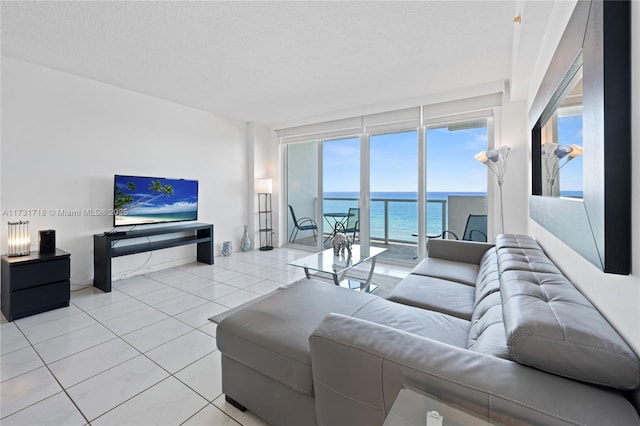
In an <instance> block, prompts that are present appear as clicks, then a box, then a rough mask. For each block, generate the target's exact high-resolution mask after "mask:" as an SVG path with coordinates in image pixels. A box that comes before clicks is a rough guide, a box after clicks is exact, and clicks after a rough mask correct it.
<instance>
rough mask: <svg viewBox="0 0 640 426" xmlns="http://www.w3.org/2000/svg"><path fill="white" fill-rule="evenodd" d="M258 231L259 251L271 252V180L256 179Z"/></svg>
mask: <svg viewBox="0 0 640 426" xmlns="http://www.w3.org/2000/svg"><path fill="white" fill-rule="evenodd" d="M256 192H257V193H258V230H259V232H260V250H262V251H267V250H273V221H272V214H271V213H272V211H271V193H272V192H273V184H272V180H271V179H258V182H257V185H256Z"/></svg>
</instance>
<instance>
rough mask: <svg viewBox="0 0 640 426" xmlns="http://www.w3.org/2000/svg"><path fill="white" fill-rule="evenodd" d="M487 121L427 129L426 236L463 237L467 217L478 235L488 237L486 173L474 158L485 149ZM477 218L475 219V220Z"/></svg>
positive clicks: (466, 122)
mask: <svg viewBox="0 0 640 426" xmlns="http://www.w3.org/2000/svg"><path fill="white" fill-rule="evenodd" d="M487 142H488V133H487V120H486V119H481V120H472V121H461V122H453V123H447V124H441V125H437V126H433V127H428V128H427V131H426V136H425V143H426V150H425V152H426V157H427V158H426V165H427V166H426V172H427V185H426V195H427V197H426V198H427V209H426V212H427V213H426V217H425V221H426V232H427V236H433V235H440V234H442V233H443V232H444V231H448V232H446V233H445V235H444V237H445V238H456V237H457V238H460V239H462V238H463V236H464V231H465V227H466V224H467V220H468V218H469V215H474V217H473V220H474V221H478V222H479V223H480V224H479V225H473V226H474V227H477V228H479V229H478V231H479V232H477V233H474V236H477V235H484V236H485V237H486V235H487V170H486V167H485V166H484V165H483V164H482V163H480V162H478V161H476V160H475V159H474V156H475V154H476V153H478V152H480V151H485V150H486V149H487ZM475 216H478V217H475Z"/></svg>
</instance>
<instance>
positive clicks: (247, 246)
mask: <svg viewBox="0 0 640 426" xmlns="http://www.w3.org/2000/svg"><path fill="white" fill-rule="evenodd" d="M240 250H242V251H249V250H251V240H250V239H249V232H248V231H247V225H244V234H242V240H241V241H240Z"/></svg>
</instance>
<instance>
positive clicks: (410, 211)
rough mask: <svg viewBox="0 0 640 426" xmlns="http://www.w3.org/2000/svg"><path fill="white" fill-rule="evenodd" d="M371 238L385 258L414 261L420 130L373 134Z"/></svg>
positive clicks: (370, 187) (370, 163)
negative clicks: (381, 249) (379, 247)
mask: <svg viewBox="0 0 640 426" xmlns="http://www.w3.org/2000/svg"><path fill="white" fill-rule="evenodd" d="M369 158H370V161H369V174H370V176H369V191H370V192H369V196H370V203H369V205H370V210H369V218H370V219H369V223H370V240H371V244H372V245H375V246H382V247H386V248H387V249H388V250H387V251H386V252H385V253H383V254H382V255H381V258H387V259H394V260H398V261H412V260H413V259H415V257H416V242H417V239H416V238H417V232H418V161H417V158H418V132H417V131H416V130H413V131H407V132H398V133H387V134H381V135H371V136H370V137H369Z"/></svg>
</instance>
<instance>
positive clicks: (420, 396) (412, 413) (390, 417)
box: [382, 385, 504, 426]
mask: <svg viewBox="0 0 640 426" xmlns="http://www.w3.org/2000/svg"><path fill="white" fill-rule="evenodd" d="M409 425H425V426H504V425H502V424H501V423H499V422H498V421H496V420H493V419H488V418H487V417H484V416H482V415H480V414H478V413H474V412H471V411H469V410H468V409H467V408H463V407H462V406H460V405H458V404H454V403H453V402H449V401H444V400H442V399H440V398H437V397H435V396H433V395H430V394H427V393H425V392H422V391H420V390H418V389H415V388H412V387H411V386H407V385H404V386H402V388H401V389H400V393H399V394H398V396H397V397H396V400H395V402H394V403H393V405H392V406H391V410H390V411H389V413H388V414H387V418H386V419H385V420H384V423H383V424H382V426H409Z"/></svg>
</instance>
